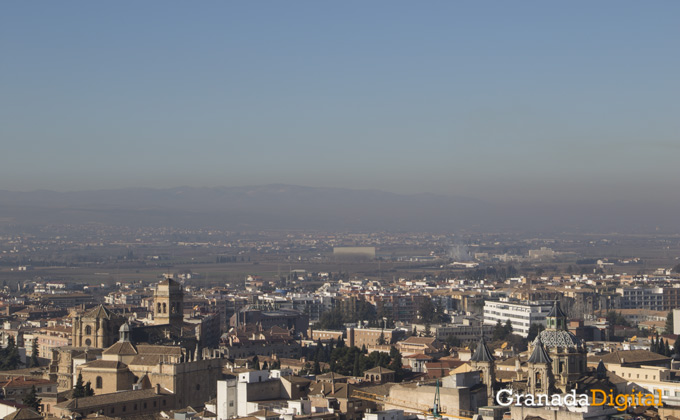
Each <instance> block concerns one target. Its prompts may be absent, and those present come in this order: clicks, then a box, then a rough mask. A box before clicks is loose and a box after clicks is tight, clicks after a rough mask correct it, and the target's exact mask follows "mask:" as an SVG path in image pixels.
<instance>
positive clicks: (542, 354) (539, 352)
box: [527, 336, 552, 365]
mask: <svg viewBox="0 0 680 420" xmlns="http://www.w3.org/2000/svg"><path fill="white" fill-rule="evenodd" d="M527 363H543V364H547V365H549V364H551V363H552V359H551V358H550V356H549V355H548V352H547V351H545V348H544V347H543V342H542V341H541V337H540V336H539V337H538V338H537V339H536V345H535V346H534V351H533V352H532V353H531V357H529V360H527Z"/></svg>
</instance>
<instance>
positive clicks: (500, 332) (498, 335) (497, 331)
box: [492, 319, 505, 341]
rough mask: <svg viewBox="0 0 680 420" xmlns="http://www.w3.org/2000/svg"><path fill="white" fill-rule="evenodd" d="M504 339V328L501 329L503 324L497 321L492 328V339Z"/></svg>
mask: <svg viewBox="0 0 680 420" xmlns="http://www.w3.org/2000/svg"><path fill="white" fill-rule="evenodd" d="M504 338H505V328H504V327H503V324H502V323H501V320H500V319H499V320H498V321H496V325H495V326H494V327H493V335H492V339H493V340H494V341H498V340H502V339H504Z"/></svg>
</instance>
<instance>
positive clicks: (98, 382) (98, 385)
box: [95, 376, 104, 389]
mask: <svg viewBox="0 0 680 420" xmlns="http://www.w3.org/2000/svg"><path fill="white" fill-rule="evenodd" d="M95 382H96V386H95V387H96V388H97V389H101V388H103V386H104V381H103V380H102V377H101V376H97V380H96V381H95Z"/></svg>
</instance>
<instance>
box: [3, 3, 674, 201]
mask: <svg viewBox="0 0 680 420" xmlns="http://www.w3.org/2000/svg"><path fill="white" fill-rule="evenodd" d="M678 16H680V2H677V1H656V2H640V1H598V2H592V1H574V2H545V1H513V2H507V1H484V2H473V1H469V2H463V1H426V2H415V1H409V2H407V1H370V2H366V1H337V2H328V1H324V2H320V1H286V2H275V1H240V2H237V1H201V2H186V1H182V2H179V1H177V2H175V1H144V2H139V1H116V2H90V1H59V2H25V1H4V2H1V3H0V57H1V58H0V142H1V145H2V152H0V189H6V190H15V191H29V190H36V189H50V190H57V191H75V190H85V189H104V188H107V189H108V188H126V187H156V188H166V187H175V186H198V187H212V186H243V185H261V184H271V183H285V184H296V185H307V186H319V187H344V188H352V189H380V190H385V191H391V192H397V193H419V192H430V193H437V194H447V195H463V196H469V197H476V198H480V199H486V200H508V199H515V200H529V201H536V202H540V201H555V200H558V201H559V200H563V201H570V202H574V201H578V200H593V199H598V200H602V199H604V200H623V199H626V200H650V199H651V200H663V199H665V198H667V197H669V196H678V195H680V194H678V188H677V187H678V181H677V180H678V179H680V165H678V164H677V162H678V158H677V156H678V154H679V153H680V137H679V134H680V100H679V99H678V98H680V76H679V75H680V54H678V52H679V51H680V25H678Z"/></svg>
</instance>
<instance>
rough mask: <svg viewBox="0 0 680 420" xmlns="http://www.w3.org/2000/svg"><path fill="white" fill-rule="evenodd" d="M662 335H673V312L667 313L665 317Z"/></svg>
mask: <svg viewBox="0 0 680 420" xmlns="http://www.w3.org/2000/svg"><path fill="white" fill-rule="evenodd" d="M663 333H664V334H673V311H670V312H668V316H667V317H666V327H665V328H664V332H663Z"/></svg>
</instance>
